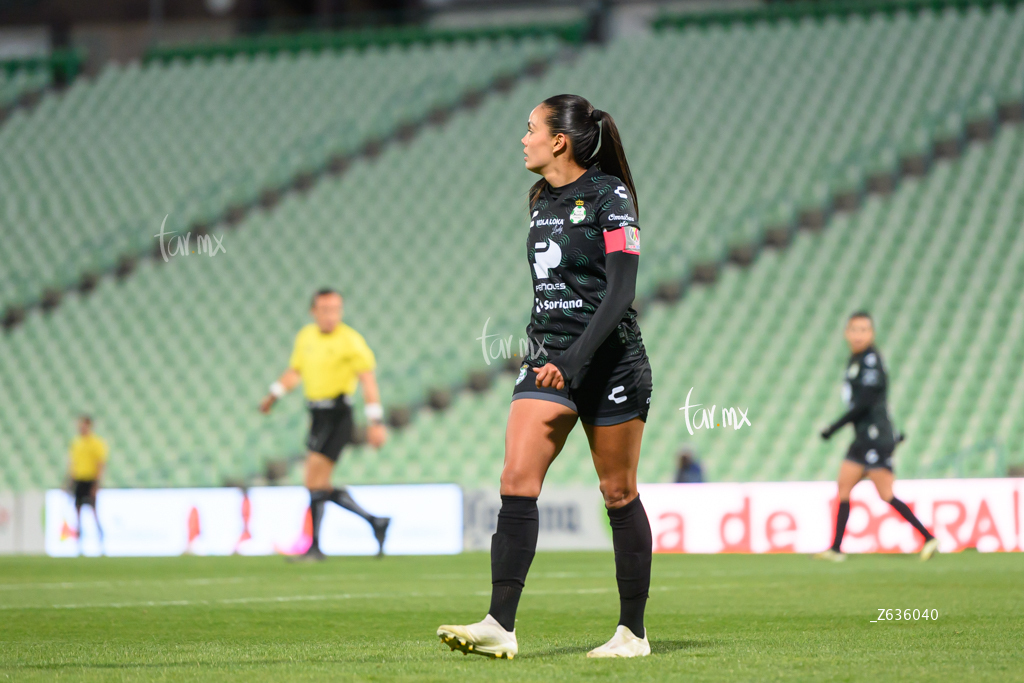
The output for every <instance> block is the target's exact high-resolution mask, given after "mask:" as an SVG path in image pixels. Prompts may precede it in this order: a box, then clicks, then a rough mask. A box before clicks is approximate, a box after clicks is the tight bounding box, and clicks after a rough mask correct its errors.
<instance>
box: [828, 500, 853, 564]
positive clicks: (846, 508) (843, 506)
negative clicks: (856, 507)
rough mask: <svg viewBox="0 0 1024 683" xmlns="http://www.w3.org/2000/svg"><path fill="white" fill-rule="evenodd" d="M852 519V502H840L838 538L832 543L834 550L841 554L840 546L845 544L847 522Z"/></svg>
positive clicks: (837, 515)
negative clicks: (844, 536) (844, 535)
mask: <svg viewBox="0 0 1024 683" xmlns="http://www.w3.org/2000/svg"><path fill="white" fill-rule="evenodd" d="M848 519H850V501H848V500H841V501H839V512H838V513H836V536H835V539H834V540H833V541H832V550H834V551H836V552H837V553H838V552H840V550H839V546H841V545H842V544H843V534H844V533H846V521H847V520H848Z"/></svg>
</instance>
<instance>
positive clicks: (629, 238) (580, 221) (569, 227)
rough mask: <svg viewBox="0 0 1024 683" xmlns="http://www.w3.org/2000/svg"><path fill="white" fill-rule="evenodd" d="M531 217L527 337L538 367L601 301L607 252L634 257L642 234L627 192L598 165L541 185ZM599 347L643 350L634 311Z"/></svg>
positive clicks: (629, 351)
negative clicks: (571, 178)
mask: <svg viewBox="0 0 1024 683" xmlns="http://www.w3.org/2000/svg"><path fill="white" fill-rule="evenodd" d="M530 213H531V216H530V233H529V238H528V241H527V247H526V253H527V258H528V259H529V261H530V268H531V270H532V273H533V293H534V300H533V313H532V315H531V318H530V324H529V325H528V326H527V328H526V334H527V337H528V338H529V339H530V340H531V343H532V344H533V346H534V349H537V350H539V351H540V354H539V356H538V357H537V358H536V359H534V360H533V363H532V364H534V365H542V364H543V363H544V362H546V361H547V358H548V357H557V356H558V355H559V354H560V353H561V352H562V351H564V350H566V349H567V348H569V346H570V345H571V344H572V343H573V342H574V341H575V340H576V339H577V338H579V336H580V335H581V334H582V333H583V330H584V329H585V328H586V327H587V323H588V322H589V321H590V319H591V317H592V316H593V314H594V311H596V310H597V307H598V305H599V304H600V303H601V301H602V300H603V299H604V296H605V293H606V288H607V284H608V281H607V277H606V272H605V255H606V254H607V253H611V252H612V251H624V252H626V253H630V254H639V253H640V236H639V226H638V224H637V213H636V208H635V204H634V201H633V197H632V196H631V195H630V192H629V189H628V188H627V187H626V185H625V184H623V182H622V181H621V180H619V179H618V178H616V177H614V176H610V175H605V174H604V173H602V172H601V171H600V169H599V168H598V167H597V165H594V166H591V167H590V168H589V169H588V170H587V171H586V173H584V174H583V175H582V176H580V177H579V178H578V179H576V180H575V181H573V182H571V183H569V184H568V185H564V186H562V187H559V188H551V187H550V186H546V187H545V189H544V190H542V191H541V193H540V196H539V197H538V199H537V201H536V203H535V204H534V206H533V208H532V210H531V212H530ZM604 344H615V345H618V346H622V347H626V351H627V353H626V355H627V356H641V355H642V354H643V353H644V350H643V343H642V339H641V337H640V327H639V326H638V325H637V321H636V311H635V310H634V309H633V308H632V306H630V307H629V308H628V310H627V311H626V313H625V314H624V315H623V316H622V320H621V321H620V322H619V324H618V326H617V328H616V330H615V331H614V332H612V333H611V334H610V335H609V336H608V338H607V339H606V340H605V342H604ZM541 347H542V348H541Z"/></svg>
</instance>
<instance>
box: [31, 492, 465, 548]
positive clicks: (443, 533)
mask: <svg viewBox="0 0 1024 683" xmlns="http://www.w3.org/2000/svg"><path fill="white" fill-rule="evenodd" d="M348 490H349V493H351V495H352V497H353V498H354V499H355V500H356V502H358V503H359V504H360V505H361V506H362V507H363V508H364V509H366V510H368V511H370V512H371V513H373V514H375V515H379V516H382V517H390V518H391V526H390V527H389V529H388V535H387V540H386V541H385V544H384V551H385V552H386V553H388V554H392V555H426V554H430V555H435V554H450V553H458V552H461V551H462V489H461V488H459V487H458V486H456V485H454V484H429V485H409V486H352V487H349V489H348ZM96 507H97V508H98V512H99V523H100V526H101V527H102V529H103V544H102V548H101V545H100V535H99V530H98V529H97V526H96V519H95V517H94V516H93V512H92V509H91V508H89V507H86V508H84V509H83V511H82V522H81V526H82V529H81V537H82V539H81V540H82V543H81V544H79V528H78V520H77V519H76V515H75V506H74V500H73V498H72V497H71V496H70V495H68V494H67V493H66V492H65V491H61V490H51V491H47V493H46V538H45V542H46V553H47V554H48V555H52V556H55V557H66V556H74V555H77V554H79V552H81V553H83V554H85V555H98V554H100V553H101V552H103V553H105V554H107V555H114V556H146V555H183V554H196V555H231V554H234V553H239V554H246V555H269V554H273V553H279V554H285V555H290V554H298V553H302V552H305V551H306V549H307V548H309V545H310V543H311V542H312V536H311V533H312V518H311V516H310V513H309V492H308V491H306V489H304V488H302V487H298V486H273V487H270V486H268V487H254V488H251V489H248V490H246V491H243V490H242V489H237V488H221V489H101V490H100V492H99V496H98V499H97V501H96ZM320 547H321V549H322V550H323V551H324V553H326V554H328V555H371V554H376V552H377V541H376V540H375V539H374V537H373V531H372V530H371V528H370V525H369V524H367V523H366V522H365V521H364V520H363V519H362V518H360V517H358V516H356V515H354V514H352V513H351V512H348V511H347V510H343V509H342V508H339V507H338V506H337V505H334V504H333V503H328V504H327V506H326V508H325V511H324V517H323V521H322V523H321V527H320Z"/></svg>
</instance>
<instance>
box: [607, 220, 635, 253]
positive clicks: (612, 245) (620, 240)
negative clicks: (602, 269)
mask: <svg viewBox="0 0 1024 683" xmlns="http://www.w3.org/2000/svg"><path fill="white" fill-rule="evenodd" d="M613 251H621V252H624V253H626V254H637V255H639V254H640V230H639V228H635V227H633V226H631V225H628V226H626V227H624V228H616V229H615V230H606V231H605V233H604V253H606V254H610V253H612V252H613Z"/></svg>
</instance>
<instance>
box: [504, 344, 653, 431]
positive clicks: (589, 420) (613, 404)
mask: <svg viewBox="0 0 1024 683" xmlns="http://www.w3.org/2000/svg"><path fill="white" fill-rule="evenodd" d="M540 365H541V364H540V362H539V361H536V362H535V361H530V360H527V361H525V362H524V363H523V364H522V366H521V367H520V369H519V377H518V378H517V379H516V385H515V388H514V389H512V400H513V401H515V400H516V399H520V398H537V399H541V400H543V401H553V402H555V403H561V404H562V405H564V406H567V407H568V408H571V409H572V410H574V411H576V413H577V414H578V415H579V416H580V421H581V422H585V423H586V424H590V425H597V426H601V425H614V424H619V423H620V422H626V421H627V420H632V419H633V418H635V417H639V418H640V419H641V420H643V421H644V422H647V412H648V410H649V409H650V407H651V389H652V386H653V383H652V380H651V363H650V361H649V360H648V359H647V355H646V354H642V355H641V356H640V357H639V358H630V357H627V356H625V355H624V354H623V352H622V349H621V348H618V349H616V348H614V347H613V348H602V349H598V351H597V353H596V354H594V357H593V358H592V359H591V361H590V364H589V365H588V366H587V367H586V368H585V369H584V370H583V373H584V374H583V377H582V379H581V380H580V384H579V386H578V387H576V388H575V389H569V387H568V385H566V386H565V387H563V388H562V389H561V390H559V389H555V388H554V387H538V386H537V380H536V377H537V373H535V372H533V370H532V369H531V368H534V367H540Z"/></svg>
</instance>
